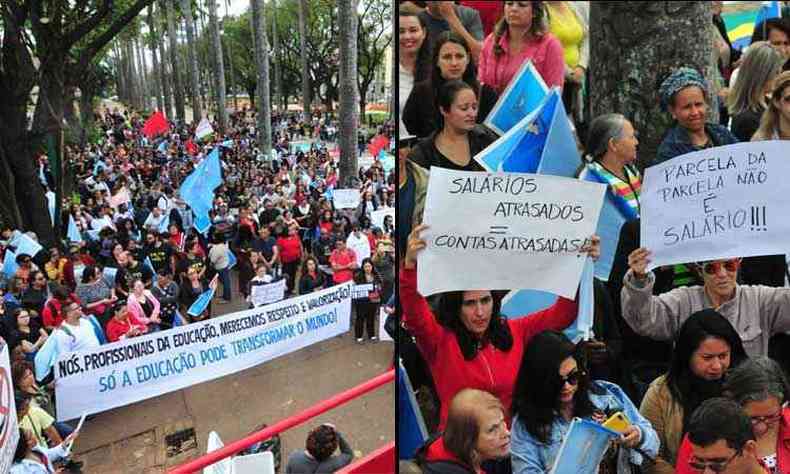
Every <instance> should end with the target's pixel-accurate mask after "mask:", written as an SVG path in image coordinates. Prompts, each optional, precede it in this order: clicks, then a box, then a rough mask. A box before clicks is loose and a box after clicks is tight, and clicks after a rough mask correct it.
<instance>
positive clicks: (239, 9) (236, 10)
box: [217, 0, 268, 16]
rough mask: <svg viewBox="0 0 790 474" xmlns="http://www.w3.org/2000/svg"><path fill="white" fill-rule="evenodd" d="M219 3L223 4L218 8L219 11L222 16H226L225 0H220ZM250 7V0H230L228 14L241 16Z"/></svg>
mask: <svg viewBox="0 0 790 474" xmlns="http://www.w3.org/2000/svg"><path fill="white" fill-rule="evenodd" d="M219 3H220V4H221V7H220V8H218V11H217V13H219V14H220V15H222V16H225V0H220V2H219ZM267 3H268V2H267ZM249 7H250V1H249V0H230V5H229V6H228V14H229V15H231V16H239V15H241V14H242V13H244V12H245V11H247V8H249Z"/></svg>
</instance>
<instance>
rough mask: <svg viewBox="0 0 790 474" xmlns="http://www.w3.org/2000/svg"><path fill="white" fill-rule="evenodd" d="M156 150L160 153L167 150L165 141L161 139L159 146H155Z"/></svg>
mask: <svg viewBox="0 0 790 474" xmlns="http://www.w3.org/2000/svg"><path fill="white" fill-rule="evenodd" d="M156 151H159V152H162V153H164V152H165V151H167V141H163V142H162V143H160V144H159V146H158V147H157V148H156Z"/></svg>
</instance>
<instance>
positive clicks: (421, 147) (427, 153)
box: [409, 125, 497, 171]
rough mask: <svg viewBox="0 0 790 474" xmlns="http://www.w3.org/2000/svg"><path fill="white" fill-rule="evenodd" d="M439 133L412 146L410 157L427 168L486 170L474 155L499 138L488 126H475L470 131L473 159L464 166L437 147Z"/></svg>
mask: <svg viewBox="0 0 790 474" xmlns="http://www.w3.org/2000/svg"><path fill="white" fill-rule="evenodd" d="M437 133H438V132H433V133H431V134H430V135H429V136H427V137H425V138H423V139H422V140H420V141H419V142H418V143H417V145H415V147H414V148H412V150H411V153H410V154H409V159H410V160H412V161H413V162H414V163H416V164H418V165H420V166H422V167H423V168H425V169H430V168H431V166H440V167H443V168H450V169H459V170H460V169H463V170H465V171H484V169H483V167H482V166H481V165H480V164H479V163H477V162H476V161H475V160H474V156H475V155H476V154H478V153H480V152H481V151H483V150H484V149H485V148H486V147H487V146H488V145H490V144H492V143H494V142H495V141H496V139H497V136H496V134H495V133H494V132H492V131H491V130H489V129H488V127H486V126H484V125H476V126H475V128H473V129H472V130H470V131H469V153H470V154H471V156H472V157H473V159H472V160H471V161H470V162H469V164H468V165H467V166H466V167H464V168H460V167H459V166H456V165H453V164H452V163H450V162H449V161H448V160H447V158H446V157H445V156H444V155H442V153H441V152H440V151H439V150H438V149H437V148H436V143H435V142H436V135H437Z"/></svg>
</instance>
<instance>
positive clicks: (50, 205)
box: [46, 191, 57, 225]
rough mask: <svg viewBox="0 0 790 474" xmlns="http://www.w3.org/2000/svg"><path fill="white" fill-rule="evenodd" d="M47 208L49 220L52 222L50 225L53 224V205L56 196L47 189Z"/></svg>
mask: <svg viewBox="0 0 790 474" xmlns="http://www.w3.org/2000/svg"><path fill="white" fill-rule="evenodd" d="M46 196H47V208H49V220H50V221H51V222H52V225H55V205H56V202H55V201H56V200H57V196H55V193H53V192H52V191H47V194H46Z"/></svg>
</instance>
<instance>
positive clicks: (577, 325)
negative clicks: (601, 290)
mask: <svg viewBox="0 0 790 474" xmlns="http://www.w3.org/2000/svg"><path fill="white" fill-rule="evenodd" d="M594 268H595V265H594V263H593V259H592V258H591V257H587V259H586V260H585V262H584V270H582V278H581V281H580V282H579V296H578V306H579V312H578V313H577V315H576V321H574V322H573V323H571V325H570V326H568V328H567V329H566V330H565V331H563V332H564V333H565V335H566V336H568V339H570V340H571V341H572V342H573V343H574V344H576V343H578V342H579V341H582V340H584V341H589V340H590V339H592V337H593V332H592V331H593V330H592V328H593V317H594V313H595V295H594V294H593V278H594V277H595V276H594V275H593V273H594V272H593V270H594Z"/></svg>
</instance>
